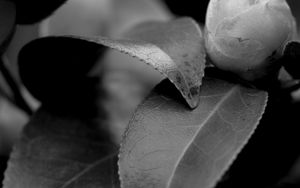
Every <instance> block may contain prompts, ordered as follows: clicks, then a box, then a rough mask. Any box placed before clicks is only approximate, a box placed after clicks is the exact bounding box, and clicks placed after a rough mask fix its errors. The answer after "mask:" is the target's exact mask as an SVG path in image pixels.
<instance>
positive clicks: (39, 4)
mask: <svg viewBox="0 0 300 188" xmlns="http://www.w3.org/2000/svg"><path fill="white" fill-rule="evenodd" d="M13 1H15V2H16V5H17V12H18V14H17V23H18V24H34V23H36V22H39V21H41V20H43V19H44V18H46V17H47V16H49V15H51V14H52V13H53V12H54V11H55V10H56V9H57V8H58V7H59V6H61V5H62V4H63V3H65V2H66V1H67V0H51V1H39V0H27V1H24V0H13Z"/></svg>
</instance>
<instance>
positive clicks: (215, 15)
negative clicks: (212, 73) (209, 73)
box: [206, 0, 296, 81]
mask: <svg viewBox="0 0 300 188" xmlns="http://www.w3.org/2000/svg"><path fill="white" fill-rule="evenodd" d="M295 31H296V24H295V19H294V17H293V16H292V13H291V10H290V8H289V6H288V4H287V2H286V1H285V0H211V1H210V3H209V5H208V9H207V13H206V48H207V52H208V55H209V57H210V58H211V60H212V61H213V63H214V65H215V66H217V67H218V68H220V69H223V70H229V71H232V72H234V73H236V74H238V75H239V76H241V77H242V78H244V79H246V80H251V81H252V80H257V79H260V78H263V77H264V76H266V75H267V74H270V73H269V70H270V69H271V68H270V67H272V66H271V65H272V64H274V63H273V62H274V61H275V60H276V59H277V58H278V57H280V56H281V55H282V53H283V52H282V51H283V48H284V45H285V44H286V42H287V41H289V40H291V38H293V35H295V33H296V32H295Z"/></svg>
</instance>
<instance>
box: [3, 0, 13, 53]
mask: <svg viewBox="0 0 300 188" xmlns="http://www.w3.org/2000/svg"><path fill="white" fill-rule="evenodd" d="M15 19H16V7H15V4H14V3H13V2H11V1H10V0H0V23H1V25H0V54H1V55H2V53H3V52H4V51H5V48H6V47H7V45H8V44H9V41H10V38H11V36H12V34H13V31H14V28H15Z"/></svg>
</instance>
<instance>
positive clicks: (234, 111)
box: [119, 78, 267, 188]
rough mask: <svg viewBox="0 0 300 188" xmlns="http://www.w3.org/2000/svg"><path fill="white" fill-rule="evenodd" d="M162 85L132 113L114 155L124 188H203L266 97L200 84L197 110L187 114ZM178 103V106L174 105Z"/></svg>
mask: <svg viewBox="0 0 300 188" xmlns="http://www.w3.org/2000/svg"><path fill="white" fill-rule="evenodd" d="M175 95H176V89H174V87H172V85H170V83H169V82H167V81H164V82H162V83H161V84H160V85H159V86H158V87H157V88H156V89H155V90H154V92H152V94H151V95H150V96H149V97H148V98H147V99H146V100H145V101H144V102H143V103H142V104H141V105H140V106H139V107H138V109H137V110H136V112H135V114H134V116H133V118H132V119H131V121H130V123H129V126H128V129H127V131H126V132H125V136H124V140H123V143H122V145H121V151H120V160H119V168H120V176H121V177H120V178H121V183H122V186H123V187H124V188H127V187H143V188H147V187H156V188H165V187H168V188H174V187H181V188H185V187H186V188H193V187H197V188H199V187H201V188H209V187H213V186H214V185H215V184H216V182H217V181H218V180H220V178H221V177H222V175H223V174H224V172H225V171H226V170H227V169H228V168H229V166H230V165H231V163H232V162H233V161H234V159H235V158H236V156H237V154H238V153H239V152H240V151H241V149H242V148H243V146H244V145H245V144H246V143H247V141H248V139H249V138H250V136H251V135H252V133H253V132H254V130H255V128H256V126H257V124H258V122H259V120H260V118H261V116H262V114H263V112H264V109H265V106H266V102H267V94H266V93H265V92H263V91H258V90H254V89H249V88H245V87H243V86H240V85H237V84H232V83H229V82H226V81H222V80H218V79H214V78H205V79H204V83H203V86H202V89H201V94H200V104H199V106H198V107H197V108H196V109H194V110H190V109H188V108H186V107H185V106H184V105H183V104H182V100H180V99H181V98H180V96H176V97H174V96H175ZM180 101H181V102H180Z"/></svg>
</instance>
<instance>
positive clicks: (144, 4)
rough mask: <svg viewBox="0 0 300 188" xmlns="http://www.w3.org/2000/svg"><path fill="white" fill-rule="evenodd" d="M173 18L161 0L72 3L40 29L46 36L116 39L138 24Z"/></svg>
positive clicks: (97, 0)
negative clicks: (101, 36) (107, 37)
mask: <svg viewBox="0 0 300 188" xmlns="http://www.w3.org/2000/svg"><path fill="white" fill-rule="evenodd" d="M74 17H76V19H74ZM169 17H170V16H169V14H168V13H167V11H166V10H165V7H164V6H161V3H160V1H157V0H85V1H82V0H68V2H67V3H65V4H64V5H62V6H61V7H60V8H59V9H57V10H56V11H55V13H54V14H53V15H51V16H50V17H49V18H48V19H46V20H45V21H43V22H42V23H41V24H40V28H41V34H42V35H43V36H49V35H80V36H98V35H104V36H109V37H113V38H115V37H116V36H120V34H122V32H124V30H128V28H130V27H132V26H133V25H136V24H137V23H140V22H143V21H149V20H167V19H168V18H169Z"/></svg>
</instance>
